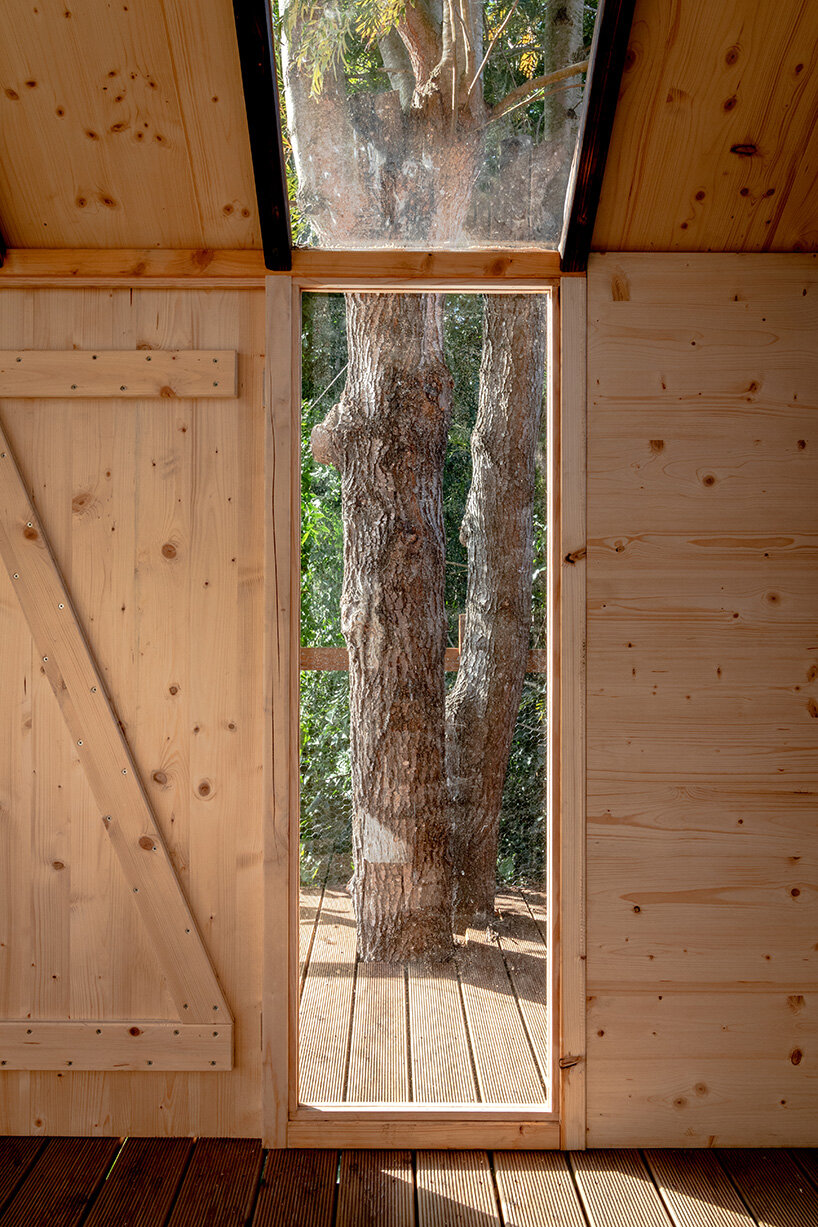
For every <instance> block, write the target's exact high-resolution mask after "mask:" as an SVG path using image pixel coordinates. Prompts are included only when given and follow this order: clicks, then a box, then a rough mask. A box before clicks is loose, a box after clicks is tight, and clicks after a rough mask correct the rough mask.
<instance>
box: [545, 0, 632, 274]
mask: <svg viewBox="0 0 818 1227" xmlns="http://www.w3.org/2000/svg"><path fill="white" fill-rule="evenodd" d="M634 4H635V0H601V3H600V7H599V12H598V15H597V19H596V25H595V27H594V41H593V44H592V46H591V57H590V58H591V62H590V67H589V69H588V78H587V85H586V88H585V105H584V107H583V112H582V123H581V126H580V133H579V141H578V144H577V152H576V155H575V157H574V165H573V167H572V169H571V179H570V181H569V184H568V194H567V199H566V202H565V222H564V225H563V232H562V239H561V241H560V255H561V256H562V268H563V271H564V272H569V273H575V272H583V271H584V270H585V268H586V266H587V263H588V253H589V251H590V250H591V236H592V235H593V231H594V223H595V221H596V214H597V207H598V205H599V198H600V193H601V191H602V181H603V178H604V175H605V162H606V159H607V157H608V145H609V143H610V140H611V131H612V129H613V122H614V114H615V112H616V105H617V99H618V97H619V87H620V84H621V80H622V69H623V67H624V65H625V56H626V54H627V50H628V36H629V34H630V28H631V21H632V19H633V10H634Z"/></svg>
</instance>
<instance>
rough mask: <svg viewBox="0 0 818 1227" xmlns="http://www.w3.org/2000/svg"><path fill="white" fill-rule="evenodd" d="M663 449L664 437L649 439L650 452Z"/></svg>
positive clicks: (657, 451)
mask: <svg viewBox="0 0 818 1227" xmlns="http://www.w3.org/2000/svg"><path fill="white" fill-rule="evenodd" d="M664 449H665V441H664V439H651V441H650V450H651V451H652V452H656V453H657V454H658V453H659V452H662V451H664Z"/></svg>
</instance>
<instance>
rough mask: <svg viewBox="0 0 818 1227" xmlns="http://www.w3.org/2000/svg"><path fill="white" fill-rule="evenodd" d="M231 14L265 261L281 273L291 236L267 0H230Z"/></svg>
mask: <svg viewBox="0 0 818 1227" xmlns="http://www.w3.org/2000/svg"><path fill="white" fill-rule="evenodd" d="M233 17H234V20H235V23H236V38H237V39H238V45H239V59H240V60H241V79H242V84H243V86H244V105H245V108H246V111H247V127H248V129H249V131H250V150H251V153H252V155H253V175H254V177H255V181H256V200H257V202H258V213H259V219H260V222H261V242H262V246H263V248H264V263H265V265H266V267H267V268H269V269H273V270H275V271H277V272H281V271H282V270H287V269H290V268H292V240H291V236H290V209H289V204H288V202H287V175H286V170H285V165H284V147H283V144H282V140H281V112H280V109H279V105H278V80H277V78H276V58H275V54H276V53H275V43H274V41H273V28H272V18H271V13H270V4H269V0H233Z"/></svg>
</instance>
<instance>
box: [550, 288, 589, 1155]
mask: <svg viewBox="0 0 818 1227" xmlns="http://www.w3.org/2000/svg"><path fill="white" fill-rule="evenodd" d="M559 337H560V403H559V429H558V433H557V432H554V435H552V437H555V438H556V439H558V443H555V444H552V446H556V447H557V449H558V450H557V454H556V457H555V462H556V465H557V466H558V469H557V473H556V475H555V476H556V479H557V480H556V483H555V484H556V487H557V489H556V492H555V499H556V502H557V504H558V505H557V507H556V510H557V521H556V526H554V525H553V524H552V534H551V539H552V541H553V542H554V549H553V551H552V555H551V558H550V559H549V571H550V572H551V573H552V576H553V580H552V582H553V583H554V584H555V585H557V586H558V591H557V593H556V602H555V605H556V614H557V617H558V619H559V621H558V624H557V625H554V627H553V630H554V631H555V632H556V634H551V635H550V638H551V639H552V641H553V640H555V639H556V640H557V647H556V651H557V652H558V653H559V660H558V662H555V663H556V671H555V672H554V673H552V675H551V677H552V679H555V680H556V685H557V695H556V698H554V697H553V696H552V704H554V708H552V710H555V711H556V712H557V724H558V728H557V730H556V734H555V733H554V731H553V730H552V738H555V740H554V744H555V745H557V746H558V747H559V751H558V754H559V761H558V764H555V765H556V767H557V776H558V780H557V790H558V808H557V809H556V810H552V811H551V812H552V814H553V815H554V817H556V816H557V815H559V842H558V845H557V848H558V851H557V855H558V867H559V868H558V872H559V918H558V921H556V918H555V919H554V920H552V924H553V923H555V922H556V923H558V925H559V999H560V1007H559V1018H560V1032H559V1045H558V1056H559V1066H560V1071H559V1078H560V1088H561V1091H560V1123H561V1136H562V1146H563V1149H566V1150H581V1149H584V1147H585V571H586V559H585V547H586V506H585V488H586V481H585V463H586V460H585V452H586V283H585V279H584V278H566V279H565V280H564V281H563V282H562V283H561V285H560V320H559ZM557 549H558V550H559V554H558V555H557V556H556V558H555V557H554V554H556V551H557ZM549 911H551V912H552V913H553V908H552V907H549ZM553 933H554V930H553V929H552V934H553ZM555 936H556V935H555ZM552 940H553V938H552Z"/></svg>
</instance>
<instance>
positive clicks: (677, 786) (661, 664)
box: [587, 254, 818, 1146]
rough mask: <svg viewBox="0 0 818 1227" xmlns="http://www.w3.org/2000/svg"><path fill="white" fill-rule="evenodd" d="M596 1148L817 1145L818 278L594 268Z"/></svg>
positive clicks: (669, 263) (758, 259) (591, 729)
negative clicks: (614, 1146)
mask: <svg viewBox="0 0 818 1227" xmlns="http://www.w3.org/2000/svg"><path fill="white" fill-rule="evenodd" d="M588 309H589V379H588V388H589V434H588V465H589V471H588V725H587V735H588V963H587V975H588V981H587V987H588V994H589V1009H588V1019H587V1026H588V1071H587V1091H588V1144H589V1145H590V1146H610V1145H616V1146H630V1145H636V1144H644V1145H646V1146H706V1145H721V1146H764V1145H780V1144H789V1145H802V1146H810V1145H813V1146H814V1145H816V1144H818V1072H817V1071H818V1064H816V1054H818V1026H817V1025H816V1017H818V953H816V952H817V951H818V945H816V937H818V915H817V914H816V897H817V894H818V892H817V891H816V886H817V885H818V876H817V873H816V871H817V870H818V821H816V817H817V815H818V498H817V497H816V492H818V428H817V427H818V400H816V397H817V396H818V345H817V344H816V342H817V341H818V263H817V262H816V260H815V257H812V256H740V255H739V256H735V255H734V256H716V255H705V254H702V255H695V256H682V255H606V256H599V257H593V258H592V262H591V265H590V268H589V308H588Z"/></svg>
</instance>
